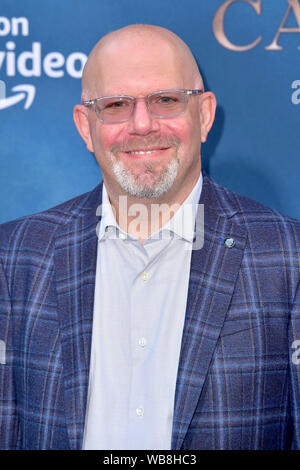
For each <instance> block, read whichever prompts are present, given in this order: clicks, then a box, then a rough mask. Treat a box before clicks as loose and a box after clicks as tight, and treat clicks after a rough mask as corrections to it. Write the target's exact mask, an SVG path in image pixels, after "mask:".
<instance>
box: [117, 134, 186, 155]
mask: <svg viewBox="0 0 300 470" xmlns="http://www.w3.org/2000/svg"><path fill="white" fill-rule="evenodd" d="M179 145H180V140H179V139H178V137H175V136H168V137H147V138H145V137H144V138H142V139H141V138H137V137H135V138H132V139H126V140H123V141H122V142H117V143H115V144H114V145H112V146H111V147H110V151H111V152H112V153H118V152H134V151H137V150H146V151H147V150H150V149H153V148H168V147H177V148H178V147H179Z"/></svg>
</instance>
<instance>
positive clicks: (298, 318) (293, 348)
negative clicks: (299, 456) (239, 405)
mask: <svg viewBox="0 0 300 470" xmlns="http://www.w3.org/2000/svg"><path fill="white" fill-rule="evenodd" d="M289 347H290V390H291V393H290V397H291V413H292V421H293V441H292V449H295V450H299V449H300V281H299V282H298V287H297V289H296V295H295V298H294V301H293V305H292V310H291V317H290V325H289Z"/></svg>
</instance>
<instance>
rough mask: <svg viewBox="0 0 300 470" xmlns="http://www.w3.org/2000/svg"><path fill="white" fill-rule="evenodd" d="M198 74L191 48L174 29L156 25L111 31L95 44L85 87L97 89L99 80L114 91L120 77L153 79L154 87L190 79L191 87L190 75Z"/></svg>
mask: <svg viewBox="0 0 300 470" xmlns="http://www.w3.org/2000/svg"><path fill="white" fill-rule="evenodd" d="M197 73H198V74H199V72H198V68H197V65H196V63H195V60H194V58H193V56H192V54H191V52H190V51H189V49H188V47H187V46H186V45H185V43H184V42H183V41H182V40H181V39H180V38H179V37H177V36H176V35H175V34H173V33H172V32H170V31H168V30H165V29H164V28H160V27H152V26H149V27H145V28H143V27H141V28H139V27H137V28H136V27H127V28H123V29H121V30H118V31H115V32H113V33H110V34H108V35H107V36H105V37H104V38H103V39H102V40H101V41H99V42H98V43H97V45H96V46H95V47H94V49H93V50H92V52H91V54H90V56H89V59H88V62H87V64H86V67H85V70H84V73H83V90H85V89H87V88H88V89H89V90H90V91H91V89H92V88H93V91H96V89H95V86H96V84H97V88H99V83H102V84H103V87H101V88H107V86H108V85H109V88H110V89H112V90H113V88H114V82H116V84H118V83H119V80H120V78H124V79H126V78H127V79H128V80H131V78H133V79H134V80H137V81H138V80H140V81H142V80H143V79H145V81H148V82H151V80H152V81H153V82H154V83H153V86H152V89H153V90H155V89H160V88H161V87H162V86H163V83H160V82H165V83H166V86H167V84H168V83H169V82H170V85H169V86H170V87H171V86H172V83H171V82H174V86H177V87H179V86H183V84H184V83H183V82H186V86H188V87H191V86H192V83H191V79H190V77H191V76H193V77H195V75H196V74H197ZM121 74H122V77H120V75H121ZM184 77H185V78H186V80H185V79H184ZM188 82H190V83H189V84H188ZM123 83H124V82H123ZM163 87H165V86H163ZM103 91H104V90H103ZM119 91H120V90H119Z"/></svg>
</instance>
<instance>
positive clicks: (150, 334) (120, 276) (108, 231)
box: [83, 174, 202, 450]
mask: <svg viewBox="0 0 300 470" xmlns="http://www.w3.org/2000/svg"><path fill="white" fill-rule="evenodd" d="M201 190H202V175H201V174H200V177H199V179H198V181H197V183H196V185H195V186H194V188H193V190H192V192H191V193H190V195H189V196H188V197H187V199H186V200H185V201H184V203H183V204H182V205H181V206H180V208H179V209H178V210H177V211H176V212H175V215H174V216H173V217H172V219H170V220H169V222H168V223H167V224H165V225H164V226H163V227H162V228H161V229H160V230H159V231H158V232H156V233H155V234H152V235H151V236H150V237H149V238H148V239H147V240H146V241H145V242H144V245H142V244H141V243H140V242H139V241H138V239H136V238H134V237H132V236H130V235H128V234H127V233H126V232H123V231H122V230H121V229H120V227H119V226H118V224H117V222H116V220H115V217H114V215H113V211H112V207H111V205H110V202H109V199H108V195H107V192H106V188H105V186H104V185H103V199H102V219H101V222H100V230H99V233H98V251H97V269H96V282H95V300H94V317H93V332H92V346H91V362H90V375H89V388H88V401H87V411H86V421H85V432H84V439H83V449H106V450H108V449H109V450H113V449H122V450H124V449H134V450H136V449H149V450H151V449H170V448H171V435H172V423H173V408H174V397H175V387H176V377H177V369H178V362H179V355H180V346H181V337H182V331H183V325H184V317H185V309H186V301H187V291H188V281H189V270H190V261H191V250H192V243H193V237H194V223H195V214H196V210H197V204H198V202H199V198H200V194H201Z"/></svg>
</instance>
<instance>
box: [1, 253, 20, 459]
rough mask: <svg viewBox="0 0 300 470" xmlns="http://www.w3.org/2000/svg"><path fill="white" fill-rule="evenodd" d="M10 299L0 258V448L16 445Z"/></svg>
mask: <svg viewBox="0 0 300 470" xmlns="http://www.w3.org/2000/svg"><path fill="white" fill-rule="evenodd" d="M11 320H12V317H11V301H10V295H9V289H8V283H7V280H6V277H5V273H4V269H3V264H2V262H1V258H0V449H5V450H7V449H16V448H17V447H18V444H17V441H18V434H19V433H18V417H17V407H16V395H15V386H14V369H13V368H14V350H13V342H12V340H13V337H12V321H11Z"/></svg>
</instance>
